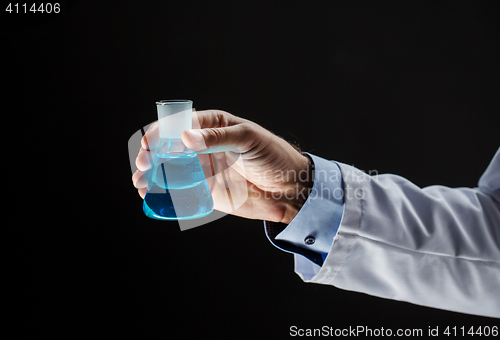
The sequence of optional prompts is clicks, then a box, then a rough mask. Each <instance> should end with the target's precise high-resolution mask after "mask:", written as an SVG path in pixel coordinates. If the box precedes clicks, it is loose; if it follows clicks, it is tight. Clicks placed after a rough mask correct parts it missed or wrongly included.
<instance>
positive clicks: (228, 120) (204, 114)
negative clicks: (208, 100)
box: [193, 110, 246, 129]
mask: <svg viewBox="0 0 500 340" xmlns="http://www.w3.org/2000/svg"><path fill="white" fill-rule="evenodd" d="M245 121H246V120H245V119H243V118H240V117H237V116H234V115H232V114H230V113H229V112H225V111H221V110H204V111H196V112H193V129H205V128H218V127H227V126H231V125H237V124H241V123H244V122H245Z"/></svg>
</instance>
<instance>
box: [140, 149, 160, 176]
mask: <svg viewBox="0 0 500 340" xmlns="http://www.w3.org/2000/svg"><path fill="white" fill-rule="evenodd" d="M155 153H156V149H152V150H145V149H144V148H142V147H141V149H140V150H139V154H138V155H137V158H136V159H135V165H136V166H137V169H139V170H141V171H146V170H148V169H149V168H151V164H152V162H153V156H154V154H155Z"/></svg>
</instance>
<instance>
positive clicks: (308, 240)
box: [304, 235, 316, 246]
mask: <svg viewBox="0 0 500 340" xmlns="http://www.w3.org/2000/svg"><path fill="white" fill-rule="evenodd" d="M314 242H316V239H315V238H314V236H311V235H309V236H307V237H306V238H305V239H304V243H305V244H307V245H308V246H310V245H311V244H314Z"/></svg>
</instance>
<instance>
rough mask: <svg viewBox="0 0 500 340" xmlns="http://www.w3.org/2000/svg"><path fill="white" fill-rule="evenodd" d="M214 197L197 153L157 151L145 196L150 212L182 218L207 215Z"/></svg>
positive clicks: (162, 217) (159, 216)
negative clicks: (171, 154) (173, 153)
mask: <svg viewBox="0 0 500 340" xmlns="http://www.w3.org/2000/svg"><path fill="white" fill-rule="evenodd" d="M213 205H214V203H213V200H212V195H211V194H210V189H209V188H208V184H207V181H206V179H205V175H204V173H203V168H202V167H201V164H200V161H199V160H198V157H197V156H196V154H183V155H176V156H169V155H166V154H163V155H158V154H157V155H156V156H155V159H154V161H153V173H152V176H151V179H150V180H149V183H148V191H147V192H146V196H145V197H144V203H143V210H144V213H145V214H146V216H148V217H150V218H153V219H157V220H181V219H191V218H200V217H204V216H207V215H208V214H210V213H211V212H212V210H213Z"/></svg>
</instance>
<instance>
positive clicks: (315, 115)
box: [1, 1, 500, 338]
mask: <svg viewBox="0 0 500 340" xmlns="http://www.w3.org/2000/svg"><path fill="white" fill-rule="evenodd" d="M6 5H7V3H5V6H4V7H6ZM2 11H3V9H2ZM499 16H500V10H499V4H498V2H494V1H489V2H477V1H468V2H462V1H437V2H436V1H433V2H417V1H411V2H409V1H404V2H399V1H398V2H386V1H384V2H382V1H366V2H362V1H356V2H354V1H352V2H351V1H349V2H347V1H346V2H336V1H310V2H305V1H301V2H298V1H294V2H291V1H289V2H285V1H283V2H257V1H245V2H242V1H227V2H222V1H218V2H208V1H207V2H189V1H176V2H173V1H162V2H154V3H153V2H147V3H146V2H131V1H119V2H114V3H113V2H105V3H104V2H99V1H98V2H90V1H79V2H74V3H73V2H71V3H70V2H67V1H66V2H62V12H61V13H60V14H58V15H56V14H50V15H49V14H46V13H45V14H41V13H38V14H31V13H28V14H22V13H18V14H14V13H11V14H9V13H6V12H3V13H2V26H3V28H2V35H1V37H2V44H3V46H4V48H3V53H2V54H3V55H4V61H3V66H2V69H3V70H2V82H3V83H4V89H6V90H4V91H3V96H4V100H3V102H4V104H5V106H4V108H5V111H4V112H3V113H4V115H3V117H4V133H5V134H6V136H7V138H5V139H4V140H5V142H4V143H5V147H4V150H5V156H4V160H3V164H4V171H6V175H5V177H4V180H5V188H6V189H5V190H6V193H5V195H6V198H7V200H8V201H9V202H10V203H9V204H8V205H6V206H5V208H6V211H5V214H4V216H5V217H12V219H11V220H10V221H9V219H5V221H6V222H5V227H4V231H7V237H6V238H5V240H6V241H7V244H8V246H7V247H6V248H5V250H6V255H5V259H6V269H5V278H6V279H5V281H6V282H7V283H8V284H9V285H8V287H9V288H8V289H6V291H5V297H6V301H7V302H8V304H7V306H8V310H9V315H10V317H11V318H12V321H10V322H9V325H10V327H9V331H10V330H12V331H13V332H14V333H13V334H15V335H17V336H18V337H21V336H22V335H25V334H29V335H42V334H54V332H64V334H66V335H67V336H68V337H69V338H75V337H78V336H82V337H87V336H100V335H104V334H106V335H120V336H125V337H133V338H139V337H140V338H156V337H162V338H165V337H169V336H171V337H172V338H191V337H194V336H199V337H202V336H210V335H212V336H216V337H217V338H245V337H247V336H248V337H258V338H280V337H286V336H288V334H289V327H290V326H292V325H296V326H298V327H299V328H314V327H321V326H323V325H328V326H331V327H334V328H348V327H349V326H351V327H356V326H368V327H371V328H382V327H384V328H386V329H387V328H392V329H393V330H396V329H397V328H421V329H423V330H424V334H426V332H427V329H428V327H429V326H430V327H436V326H439V327H440V331H442V330H444V327H446V326H452V327H453V326H456V327H462V326H465V327H466V328H468V327H470V326H471V325H475V326H479V325H482V326H484V325H490V326H492V325H495V324H498V319H492V318H483V317H477V316H471V315H466V314H461V313H454V312H447V311H442V310H437V309H431V308H425V307H420V306H416V305H412V304H408V303H404V302H397V301H391V300H385V299H380V298H376V297H372V296H368V295H365V294H360V293H353V292H349V291H343V290H339V289H337V288H335V287H332V286H323V285H316V284H306V283H303V282H302V281H301V280H300V278H299V277H298V276H297V275H296V274H295V273H294V272H293V257H292V256H291V255H290V254H287V253H284V252H281V251H280V250H278V249H276V248H275V247H273V246H272V245H271V244H270V243H269V242H268V240H267V239H266V237H265V234H264V232H263V225H262V222H261V221H257V220H245V219H242V218H237V217H233V216H226V217H224V218H222V219H220V220H218V221H215V222H213V223H211V224H208V225H204V226H201V227H198V228H195V229H192V230H188V231H184V232H181V231H180V230H179V228H178V225H177V224H176V223H168V222H159V221H154V220H150V219H148V218H146V217H145V216H144V214H143V213H142V208H141V206H142V201H141V199H140V197H139V196H138V195H137V191H136V189H135V188H134V187H133V186H132V182H131V175H132V172H131V169H130V165H129V155H128V149H127V143H128V139H129V137H130V136H131V135H132V134H133V133H134V132H136V131H137V130H138V129H140V128H141V127H142V126H144V125H147V124H149V123H151V122H152V121H154V120H155V119H156V118H155V117H156V107H155V101H157V100H161V99H174V98H185V99H191V100H193V101H194V107H195V108H196V109H197V110H203V109H210V108H214V109H221V110H226V111H228V112H231V113H233V114H236V115H239V116H242V117H245V118H247V119H250V120H253V121H255V122H257V123H259V124H261V125H262V126H264V127H266V128H268V129H270V130H271V131H273V132H275V133H276V134H278V135H280V136H283V137H284V138H285V139H287V140H289V141H292V142H295V143H298V144H299V145H300V146H301V147H302V149H303V150H305V151H309V152H311V153H313V154H316V155H318V156H321V157H323V158H326V159H335V160H338V161H341V162H344V163H348V164H351V165H354V166H356V167H358V168H360V169H363V170H365V171H368V170H376V171H378V172H379V173H395V174H398V175H401V176H404V177H406V178H408V179H410V180H412V181H413V182H414V183H416V184H417V185H419V186H427V185H432V184H442V185H447V186H452V187H456V186H470V187H473V186H476V184H477V180H478V178H479V177H480V175H481V174H482V172H483V171H484V169H485V168H486V166H487V165H488V163H489V161H490V159H491V157H492V156H493V154H494V153H495V151H496V149H497V148H498V146H499V145H500V134H499V133H498V126H500V125H498V123H499V119H498V118H499V93H500V91H499V90H500V81H499V79H500V72H499V71H500V70H499V56H500V55H499V54H500V49H499V37H500V35H499V33H500V32H499V26H498V17H499Z"/></svg>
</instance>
